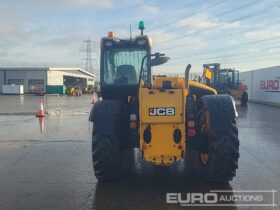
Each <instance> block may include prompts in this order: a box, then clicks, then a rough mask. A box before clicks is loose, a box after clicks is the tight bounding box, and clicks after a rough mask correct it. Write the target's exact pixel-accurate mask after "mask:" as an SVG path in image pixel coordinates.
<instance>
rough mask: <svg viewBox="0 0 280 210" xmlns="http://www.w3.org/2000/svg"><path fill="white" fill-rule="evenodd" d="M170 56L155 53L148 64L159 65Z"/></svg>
mask: <svg viewBox="0 0 280 210" xmlns="http://www.w3.org/2000/svg"><path fill="white" fill-rule="evenodd" d="M169 59H170V58H169V57H166V56H160V54H158V55H156V56H155V58H153V59H152V60H151V61H150V62H149V63H148V65H149V66H159V65H161V64H164V63H166V62H167V61H168V60H169Z"/></svg>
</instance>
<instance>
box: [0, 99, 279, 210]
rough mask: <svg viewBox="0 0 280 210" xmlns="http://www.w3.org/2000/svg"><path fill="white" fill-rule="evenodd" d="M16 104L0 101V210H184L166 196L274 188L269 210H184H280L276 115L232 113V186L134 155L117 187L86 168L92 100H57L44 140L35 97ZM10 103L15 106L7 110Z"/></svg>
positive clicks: (261, 108)
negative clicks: (235, 140) (236, 152)
mask: <svg viewBox="0 0 280 210" xmlns="http://www.w3.org/2000/svg"><path fill="white" fill-rule="evenodd" d="M17 97H19V96H5V102H3V96H0V206H1V207H0V208H1V209H99V210H103V209H104V210H107V209H108V210H109V209H112V210H122V209H125V210H129V209H133V210H134V209H136V210H138V209H139V210H140V209H141V210H142V209H159V210H161V209H168V210H173V209H187V207H180V205H179V204H167V203H166V193H177V192H178V193H188V192H193V193H198V192H204V193H206V192H210V191H211V190H223V191H227V193H228V194H230V195H234V194H237V193H238V192H237V191H240V190H273V189H274V190H277V191H278V192H276V193H275V203H276V204H277V206H274V207H241V206H238V205H237V204H236V203H235V202H232V205H231V206H229V207H188V208H191V209H279V202H280V196H279V195H280V194H279V191H280V164H279V162H280V135H279V134H280V108H277V107H271V106H265V105H260V104H253V103H249V104H248V106H247V107H241V106H239V105H238V106H237V108H238V113H239V117H238V119H237V125H238V128H239V137H240V159H239V169H238V170H237V176H236V177H235V178H234V180H233V181H232V182H230V183H229V185H222V184H219V185H218V184H209V183H206V182H204V181H202V180H201V179H198V178H197V177H196V176H194V175H193V174H191V173H187V172H186V169H185V167H184V164H183V163H182V164H179V165H176V166H171V167H160V168H156V167H153V166H151V165H149V164H147V163H144V162H143V161H142V160H141V159H140V157H139V153H138V150H133V151H128V152H127V153H126V154H125V155H124V158H125V160H126V161H125V163H124V164H123V166H122V167H123V176H122V177H123V178H122V179H121V180H120V181H118V182H115V183H98V182H97V180H96V178H95V177H94V173H93V169H92V164H91V130H92V125H91V123H90V122H88V114H89V111H90V108H91V106H92V105H91V104H90V99H91V96H82V97H62V98H61V99H60V110H59V114H56V112H54V113H55V114H50V115H49V116H47V117H46V118H45V121H44V126H43V129H44V131H43V132H42V133H41V131H40V129H42V126H41V128H40V125H39V121H38V119H37V118H35V117H34V115H33V113H35V112H36V109H37V105H34V103H35V104H36V103H37V100H38V98H36V97H32V96H24V99H21V100H24V103H22V104H21V105H19V104H20V103H18V102H20V98H17ZM22 97H23V96H22ZM27 99H28V100H27ZM9 100H11V101H13V103H15V104H13V105H12V106H11V107H9V106H8V105H7V104H9ZM3 104H4V105H3ZM16 104H17V105H18V106H14V105H16ZM14 107H18V108H14ZM14 109H15V110H14ZM34 109H35V111H34ZM5 112H8V113H9V115H5ZM13 112H16V113H17V114H15V115H12V113H13ZM24 113H29V114H24ZM267 202H271V201H267Z"/></svg>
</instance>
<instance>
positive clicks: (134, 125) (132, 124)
mask: <svg viewBox="0 0 280 210" xmlns="http://www.w3.org/2000/svg"><path fill="white" fill-rule="evenodd" d="M129 127H130V128H131V129H136V128H137V124H136V122H130V123H129Z"/></svg>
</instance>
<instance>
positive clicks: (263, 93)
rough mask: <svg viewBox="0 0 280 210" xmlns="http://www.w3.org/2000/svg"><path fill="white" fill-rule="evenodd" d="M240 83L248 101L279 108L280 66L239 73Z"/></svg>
mask: <svg viewBox="0 0 280 210" xmlns="http://www.w3.org/2000/svg"><path fill="white" fill-rule="evenodd" d="M240 81H241V82H242V83H243V84H246V85H247V87H248V99H249V101H252V102H258V103H264V104H271V105H277V106H280V66H276V67H270V68H264V69H257V70H253V71H247V72H241V73H240Z"/></svg>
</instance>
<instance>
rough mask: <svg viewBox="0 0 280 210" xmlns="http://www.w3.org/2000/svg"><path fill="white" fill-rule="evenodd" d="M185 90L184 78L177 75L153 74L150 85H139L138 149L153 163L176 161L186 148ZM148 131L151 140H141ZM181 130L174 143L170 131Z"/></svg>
mask: <svg viewBox="0 0 280 210" xmlns="http://www.w3.org/2000/svg"><path fill="white" fill-rule="evenodd" d="M164 81H168V82H169V86H170V87H169V88H166V87H165V88H164V89H163V82H164ZM189 85H192V86H196V87H199V88H203V89H207V90H210V91H212V92H213V94H216V91H215V90H214V89H212V88H209V87H208V86H205V85H203V84H200V83H197V82H194V81H189ZM187 94H188V89H187V88H185V81H184V79H183V78H179V77H154V80H153V87H152V88H150V89H148V88H145V87H144V86H142V87H141V88H140V90H139V107H140V111H139V114H140V125H139V134H140V150H141V153H142V155H143V158H144V160H146V161H149V162H152V163H154V164H156V165H159V164H163V165H169V164H171V163H173V162H176V161H180V160H181V159H182V158H183V157H184V155H185V150H186V145H185V142H186V133H185V130H186V128H185V125H186V113H185V110H186V96H187ZM146 129H147V130H149V131H150V133H151V140H150V141H149V142H147V141H146V142H145V141H144V132H145V130H146ZM178 129H179V130H180V132H181V140H180V142H177V143H175V141H174V131H175V130H177V131H178Z"/></svg>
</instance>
